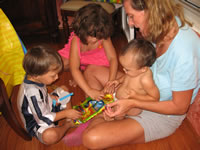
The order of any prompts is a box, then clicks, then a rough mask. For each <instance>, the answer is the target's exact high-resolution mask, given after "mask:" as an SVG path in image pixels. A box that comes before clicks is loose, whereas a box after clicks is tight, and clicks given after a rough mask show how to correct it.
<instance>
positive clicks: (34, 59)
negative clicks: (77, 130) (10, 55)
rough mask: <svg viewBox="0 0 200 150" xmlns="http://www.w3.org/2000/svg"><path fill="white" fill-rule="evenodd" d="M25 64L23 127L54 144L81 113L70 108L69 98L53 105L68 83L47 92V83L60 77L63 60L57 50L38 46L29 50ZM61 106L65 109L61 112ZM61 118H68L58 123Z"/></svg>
mask: <svg viewBox="0 0 200 150" xmlns="http://www.w3.org/2000/svg"><path fill="white" fill-rule="evenodd" d="M23 67H24V70H25V71H26V77H25V79H24V82H23V83H22V84H21V87H20V91H19V97H18V109H19V112H20V114H21V118H22V120H23V123H24V126H25V128H26V130H27V131H28V133H29V134H30V135H31V136H35V137H37V138H38V140H39V141H41V142H42V143H44V144H47V145H48V144H54V143H56V142H58V141H59V140H60V139H61V138H62V137H63V136H64V134H65V132H66V131H67V130H68V129H69V128H70V127H73V126H74V124H73V122H72V121H69V120H71V119H73V120H74V119H77V118H79V117H80V116H81V114H80V112H78V111H76V110H74V109H71V103H70V102H69V100H70V98H69V97H68V101H66V104H65V105H64V106H63V104H62V106H61V105H57V106H55V105H53V102H52V101H53V99H56V100H57V99H58V97H59V96H61V95H62V93H68V92H66V91H65V90H67V88H66V87H65V86H61V87H60V88H57V89H56V90H55V91H54V92H53V94H52V95H50V94H48V92H47V88H46V85H49V84H51V83H53V82H54V81H55V80H57V79H58V73H59V72H60V71H61V70H62V67H63V63H62V59H61V57H60V55H59V54H58V53H57V51H55V50H52V49H50V48H47V47H44V46H37V47H33V48H32V49H30V50H29V51H28V52H27V54H26V55H25V57H24V60H23ZM55 95H56V96H55ZM60 108H64V109H63V110H62V111H61V109H60ZM61 119H66V121H65V123H64V124H63V125H62V126H56V125H55V124H54V123H55V122H56V121H58V120H61Z"/></svg>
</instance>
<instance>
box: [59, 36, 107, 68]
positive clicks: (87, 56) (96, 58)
mask: <svg viewBox="0 0 200 150" xmlns="http://www.w3.org/2000/svg"><path fill="white" fill-rule="evenodd" d="M73 37H76V38H77V39H78V41H79V42H78V43H77V44H78V50H79V56H80V64H81V69H85V67H86V66H87V65H90V64H93V65H99V66H109V61H108V59H107V56H106V54H105V51H104V48H103V46H102V45H99V46H98V48H96V49H93V50H90V51H86V52H80V39H79V38H78V37H77V36H76V35H75V34H74V32H72V33H71V35H70V37H69V42H68V43H67V44H65V47H64V48H63V49H61V50H59V51H58V52H59V54H60V55H61V56H63V57H65V58H67V59H69V53H70V46H71V41H72V39H73Z"/></svg>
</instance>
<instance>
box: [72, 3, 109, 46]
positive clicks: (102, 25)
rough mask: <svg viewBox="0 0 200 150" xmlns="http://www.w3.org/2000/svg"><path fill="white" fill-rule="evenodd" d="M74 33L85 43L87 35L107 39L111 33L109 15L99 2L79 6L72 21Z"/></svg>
mask: <svg viewBox="0 0 200 150" xmlns="http://www.w3.org/2000/svg"><path fill="white" fill-rule="evenodd" d="M72 28H73V31H74V33H75V34H76V35H77V36H78V37H79V38H80V40H81V42H83V43H84V44H87V37H88V36H91V37H96V38H97V39H107V38H108V37H110V36H111V35H112V32H113V23H112V18H111V15H110V14H109V13H108V12H107V11H106V10H105V9H104V8H102V7H101V5H99V4H88V5H86V6H84V7H82V8H80V9H79V10H78V11H77V13H76V14H75V18H74V20H73V22H72Z"/></svg>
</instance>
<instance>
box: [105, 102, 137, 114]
mask: <svg viewBox="0 0 200 150" xmlns="http://www.w3.org/2000/svg"><path fill="white" fill-rule="evenodd" d="M133 107H134V100H128V99H123V100H122V99H121V100H117V101H115V102H113V103H110V104H107V105H106V109H105V113H106V115H108V116H109V117H116V116H120V115H121V114H124V113H126V112H127V111H128V110H129V109H130V108H133ZM112 108H114V109H112Z"/></svg>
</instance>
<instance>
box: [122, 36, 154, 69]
mask: <svg viewBox="0 0 200 150" xmlns="http://www.w3.org/2000/svg"><path fill="white" fill-rule="evenodd" d="M129 51H131V52H132V54H133V55H134V57H133V58H134V59H136V63H137V65H138V67H139V68H142V67H151V66H152V65H153V63H154V62H155V60H156V49H155V47H154V46H153V45H152V43H151V42H149V41H147V40H144V39H134V40H131V41H130V42H129V43H128V44H127V45H126V46H125V47H124V48H123V49H122V51H121V53H120V55H125V54H126V53H127V52H129Z"/></svg>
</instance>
